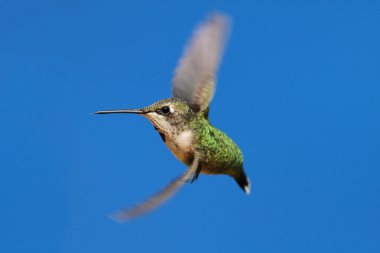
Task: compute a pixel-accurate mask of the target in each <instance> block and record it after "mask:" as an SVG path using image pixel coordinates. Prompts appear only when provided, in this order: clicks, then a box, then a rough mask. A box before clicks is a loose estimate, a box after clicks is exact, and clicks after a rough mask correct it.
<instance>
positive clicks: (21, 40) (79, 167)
mask: <svg viewBox="0 0 380 253" xmlns="http://www.w3.org/2000/svg"><path fill="white" fill-rule="evenodd" d="M212 10H221V11H223V12H226V13H228V14H229V15H231V17H232V18H233V30H232V33H231V37H230V40H229V44H228V46H227V50H226V54H225V57H224V59H223V63H222V65H221V69H220V71H219V83H218V89H217V92H216V96H215V99H214V101H213V103H212V108H211V112H210V117H211V121H212V123H213V124H215V125H216V126H217V127H218V128H220V129H222V130H224V131H225V132H226V133H228V134H229V135H230V136H231V137H232V138H233V139H234V140H235V141H236V142H237V143H238V144H239V146H240V147H241V149H242V150H243V152H244V155H245V168H246V170H247V173H248V174H249V176H250V177H251V180H252V181H253V193H252V194H251V195H250V196H248V197H247V196H246V195H244V193H243V192H242V191H241V190H240V189H239V188H238V187H237V186H236V185H235V183H234V182H233V181H232V180H231V179H230V178H227V177H223V176H204V175H201V177H200V178H199V180H198V181H197V182H196V183H194V184H192V185H187V186H185V188H184V189H183V190H182V191H181V192H180V193H179V194H178V195H176V197H175V198H174V199H172V200H171V201H170V202H168V203H167V204H166V205H165V206H163V207H162V208H160V209H159V210H157V211H156V212H154V213H151V214H150V215H148V216H145V217H142V218H141V219H138V220H135V221H132V222H130V223H127V224H123V225H120V224H118V223H115V222H113V221H112V220H110V219H108V218H107V216H106V215H107V214H108V213H109V212H111V211H113V210H117V209H119V208H120V207H127V206H129V205H130V204H133V203H135V202H137V201H139V200H142V199H144V198H145V197H147V196H149V195H150V194H151V193H153V192H155V191H156V190H157V189H159V188H160V187H162V186H163V185H165V184H166V183H167V182H168V181H169V180H171V179H172V178H174V177H175V176H177V175H179V174H180V173H181V172H182V171H184V169H185V166H184V165H182V164H181V163H180V162H178V161H177V160H176V159H175V158H174V157H173V156H172V155H171V153H170V152H169V150H168V149H167V148H166V147H165V145H164V144H163V143H162V141H161V139H160V137H159V136H158V134H157V133H156V132H155V131H154V130H153V127H152V126H151V125H150V123H149V122H148V121H147V120H146V119H144V118H142V117H138V116H135V115H93V114H92V113H93V112H95V111H97V110H100V109H112V108H129V107H140V106H145V105H148V104H150V103H152V102H154V101H156V100H158V99H161V98H165V97H169V96H170V95H171V94H170V90H171V89H170V81H171V77H172V73H173V69H174V67H175V65H176V63H177V60H178V58H179V57H180V55H181V53H182V48H183V46H184V44H185V42H186V41H187V39H188V38H189V36H190V34H191V32H192V30H193V28H194V27H195V26H196V25H197V24H198V23H199V22H200V21H201V20H203V19H204V18H205V16H206V15H207V13H209V12H210V11H212ZM379 29H380V2H379V1H375V0H374V1H327V0H325V1H323V0H322V1H274V0H257V1H227V0H225V1H203V0H194V1H186V2H185V1H133V2H132V1H121V0H119V1H118V0H111V1H89V0H88V1H84V0H82V1H64V0H56V1H47V0H46V1H41V0H40V1H22V0H0V117H1V124H0V141H1V144H0V167H1V170H0V171H1V174H0V200H1V207H0V224H1V225H0V238H1V240H0V252H4V253H8V252H17V253H18V252H20V253H21V252H41V253H42V252H48V253H50V252H65V253H66V252H70V253H76V252H165V253H170V252H184V253H185V252H260V253H261V252H292V253H294V252H302V253H303V252H380V240H379V238H380V117H379V115H380V32H379V31H380V30H379Z"/></svg>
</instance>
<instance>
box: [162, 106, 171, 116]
mask: <svg viewBox="0 0 380 253" xmlns="http://www.w3.org/2000/svg"><path fill="white" fill-rule="evenodd" d="M161 113H162V114H169V113H170V107H169V106H164V107H162V108H161Z"/></svg>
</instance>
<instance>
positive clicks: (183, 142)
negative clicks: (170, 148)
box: [175, 129, 194, 149]
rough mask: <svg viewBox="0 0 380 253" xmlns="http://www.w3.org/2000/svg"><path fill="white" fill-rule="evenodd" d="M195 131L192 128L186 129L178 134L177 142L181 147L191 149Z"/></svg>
mask: <svg viewBox="0 0 380 253" xmlns="http://www.w3.org/2000/svg"><path fill="white" fill-rule="evenodd" d="M193 137H194V134H193V131H192V130H190V129H189V130H185V131H183V132H181V133H180V134H178V135H177V137H176V139H175V143H176V144H177V145H178V146H179V147H180V148H181V149H189V148H190V147H191V145H192V143H193Z"/></svg>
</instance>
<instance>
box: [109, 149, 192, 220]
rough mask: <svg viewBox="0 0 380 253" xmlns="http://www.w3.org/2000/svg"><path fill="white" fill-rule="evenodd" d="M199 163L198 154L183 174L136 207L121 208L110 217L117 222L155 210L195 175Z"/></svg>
mask: <svg viewBox="0 0 380 253" xmlns="http://www.w3.org/2000/svg"><path fill="white" fill-rule="evenodd" d="M198 165H199V159H198V157H197V156H196V157H195V158H194V161H193V163H192V164H191V166H190V167H189V168H188V169H187V170H186V171H185V172H184V173H183V174H182V175H180V176H179V177H177V178H176V179H174V180H173V181H172V182H170V183H169V184H168V185H167V186H166V187H165V188H163V189H162V190H161V191H159V192H157V193H156V194H154V195H153V196H151V197H150V198H148V199H147V200H145V201H143V202H142V203H140V204H137V205H135V206H134V207H131V208H128V209H125V210H120V211H117V212H115V213H113V214H111V215H110V217H111V218H112V219H113V220H115V221H117V222H124V221H127V220H130V219H133V218H136V217H138V216H141V215H143V214H146V213H148V212H150V211H152V210H154V209H155V208H157V207H158V206H160V205H161V204H163V203H164V202H165V201H167V200H168V199H170V198H171V197H172V196H173V195H174V194H175V193H176V192H177V191H178V190H180V189H181V188H182V186H184V185H185V184H186V183H187V182H188V181H189V180H190V179H191V178H192V177H193V175H194V173H195V171H196V170H197V168H198Z"/></svg>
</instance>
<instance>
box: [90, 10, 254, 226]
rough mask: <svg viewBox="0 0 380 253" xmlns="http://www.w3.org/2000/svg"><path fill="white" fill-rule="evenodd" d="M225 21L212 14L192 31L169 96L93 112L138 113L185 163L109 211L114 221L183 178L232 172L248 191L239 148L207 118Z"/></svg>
mask: <svg viewBox="0 0 380 253" xmlns="http://www.w3.org/2000/svg"><path fill="white" fill-rule="evenodd" d="M229 24H230V22H229V17H228V16H226V15H225V14H221V13H212V14H211V15H209V16H208V18H207V19H206V21H204V22H203V23H201V24H200V25H199V27H198V28H197V29H196V30H195V32H194V34H193V36H192V38H191V39H190V41H189V43H188V45H187V47H185V50H184V53H183V56H182V57H181V58H180V60H179V63H178V66H177V68H176V69H175V74H174V78H173V80H172V95H173V97H172V98H166V99H162V100H159V101H157V102H155V103H153V104H151V105H149V106H147V107H143V108H139V109H121V110H107V111H97V112H96V114H111V113H127V114H138V115H141V116H143V117H145V118H147V119H148V120H149V121H150V122H151V123H152V124H153V126H154V129H155V130H156V131H157V132H158V133H159V135H160V136H161V138H162V140H163V142H164V143H165V144H166V145H167V147H168V148H169V149H170V151H171V152H172V153H173V155H174V156H175V157H176V158H177V159H178V160H180V161H181V162H182V163H184V164H185V165H187V166H188V169H187V170H186V171H185V172H184V173H183V174H181V175H180V176H178V177H177V178H175V179H174V180H172V181H171V182H170V183H169V184H168V185H167V186H166V187H164V188H163V189H162V190H161V191H159V192H157V193H156V194H154V195H153V196H151V197H150V198H148V199H146V200H145V201H143V202H141V203H140V204H137V205H135V206H133V207H131V208H127V209H125V210H120V211H117V212H115V213H114V214H112V215H111V218H113V219H115V220H116V221H119V222H123V221H126V220H129V219H132V218H135V217H138V216H140V215H143V214H145V213H147V212H149V211H152V210H153V209H155V208H156V207H158V206H159V205H161V204H162V203H164V202H165V201H166V200H168V199H169V198H170V197H172V196H173V195H174V194H175V193H176V192H177V191H178V190H179V189H180V188H182V186H184V185H185V184H186V183H187V182H189V181H191V182H194V181H195V180H197V178H198V176H199V175H200V174H201V173H202V174H211V175H212V174H222V175H227V176H230V177H232V179H234V180H235V181H236V183H237V185H238V186H239V187H240V188H241V189H242V190H243V191H244V192H245V193H247V194H249V193H250V182H249V178H248V177H247V175H246V173H245V171H244V168H243V155H242V152H241V150H240V148H239V147H238V146H237V145H236V144H235V142H234V141H232V140H231V139H230V138H229V137H228V136H227V135H226V134H225V133H224V132H222V131H220V130H219V129H217V128H215V127H214V126H212V125H211V124H210V120H209V109H210V103H211V100H212V98H213V96H214V91H215V85H216V73H217V70H218V67H219V64H220V61H221V57H222V54H223V51H224V48H225V44H226V39H227V35H228V30H229Z"/></svg>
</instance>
